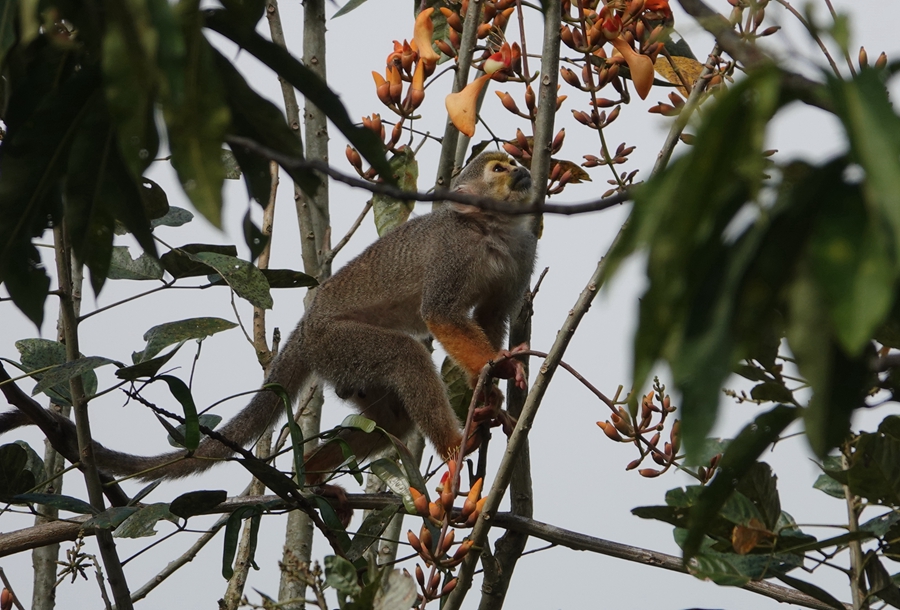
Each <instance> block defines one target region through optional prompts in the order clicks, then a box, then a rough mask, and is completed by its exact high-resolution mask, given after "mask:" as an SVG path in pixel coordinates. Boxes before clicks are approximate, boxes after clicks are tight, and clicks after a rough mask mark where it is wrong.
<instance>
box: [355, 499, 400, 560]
mask: <svg viewBox="0 0 900 610" xmlns="http://www.w3.org/2000/svg"><path fill="white" fill-rule="evenodd" d="M398 510H400V507H399V506H397V505H396V504H392V505H389V506H385V507H384V508H381V509H379V510H373V511H371V512H370V513H369V514H368V515H367V516H366V519H365V521H363V522H362V525H360V526H359V529H358V530H357V531H356V535H354V536H353V540H352V541H351V542H350V548H349V549H348V550H347V559H349V560H350V561H356V560H357V559H359V558H360V557H362V556H363V554H364V553H365V552H366V550H367V549H368V548H369V547H370V546H372V545H373V544H376V543H377V542H378V541H379V539H380V538H381V535H382V534H383V533H384V530H386V529H387V526H388V525H390V523H391V519H393V518H394V515H396V514H397V511H398Z"/></svg>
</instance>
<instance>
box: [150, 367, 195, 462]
mask: <svg viewBox="0 0 900 610" xmlns="http://www.w3.org/2000/svg"><path fill="white" fill-rule="evenodd" d="M157 379H159V380H161V381H164V382H166V385H168V386H169V391H170V392H171V393H172V396H174V397H175V399H176V400H177V401H178V402H179V403H181V408H182V409H184V427H185V431H184V448H185V449H187V450H188V451H194V450H195V449H196V448H197V446H198V445H199V444H200V423H199V421H198V419H197V407H196V406H195V405H194V397H193V396H192V395H191V390H190V388H188V387H187V384H186V383H184V382H183V381H182V380H180V379H179V378H178V377H172V376H171V375H161V376H159V377H158V378H157Z"/></svg>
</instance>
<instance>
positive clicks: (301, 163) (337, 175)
mask: <svg viewBox="0 0 900 610" xmlns="http://www.w3.org/2000/svg"><path fill="white" fill-rule="evenodd" d="M225 141H226V142H227V143H228V144H234V145H237V146H243V147H244V148H246V149H248V150H251V151H253V152H255V153H257V154H259V155H262V156H264V157H267V158H269V159H271V160H272V161H275V162H277V163H278V164H279V165H281V166H282V167H291V168H298V169H299V168H302V169H313V170H316V171H319V172H321V173H323V174H325V175H327V176H330V177H331V178H333V179H334V180H337V181H338V182H342V183H344V184H347V185H349V186H353V187H356V188H361V189H364V190H367V191H369V192H371V193H376V194H379V195H387V196H389V197H393V198H395V199H406V200H412V201H453V202H456V203H464V204H466V205H471V206H474V207H477V208H481V209H482V210H487V211H491V212H501V213H503V214H514V215H515V214H518V215H525V214H563V215H572V214H584V213H586V212H599V211H601V210H606V209H608V208H611V207H615V206H617V205H619V204H621V203H625V202H626V201H631V193H630V192H629V191H625V192H622V193H616V194H615V195H612V196H610V197H604V198H602V199H592V200H590V201H585V202H583V203H575V204H565V205H557V204H552V203H544V202H538V203H536V204H532V205H530V206H526V207H523V206H521V205H515V204H511V203H509V202H508V201H501V200H497V199H492V198H490V197H477V196H474V195H467V194H465V193H456V192H453V191H448V190H443V189H441V190H435V191H433V192H430V193H417V192H412V191H405V190H403V189H401V188H399V187H396V186H393V185H390V184H386V183H382V182H369V181H368V180H363V179H361V178H355V177H353V176H348V175H346V174H343V173H341V172H339V171H337V170H336V169H334V168H333V167H331V166H330V165H328V164H327V163H325V162H323V161H318V160H315V159H301V158H297V157H291V156H289V155H284V154H281V153H279V152H278V151H275V150H272V149H271V148H268V147H266V146H263V145H262V144H260V143H258V142H256V141H255V140H252V139H250V138H245V137H242V136H227V137H226V138H225Z"/></svg>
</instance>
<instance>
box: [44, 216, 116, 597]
mask: <svg viewBox="0 0 900 610" xmlns="http://www.w3.org/2000/svg"><path fill="white" fill-rule="evenodd" d="M53 233H54V238H55V243H56V269H57V276H58V281H59V292H60V300H59V303H60V309H61V312H62V318H63V336H64V337H65V343H66V361H67V362H72V361H74V360H77V359H78V358H79V356H80V353H79V350H78V316H77V315H76V313H75V303H74V301H73V298H72V295H73V292H72V274H71V269H72V262H71V259H70V258H69V254H70V253H71V249H70V248H69V247H68V245H67V243H66V236H65V230H64V229H63V228H61V227H57V228H55V229H54V231H53ZM69 393H70V395H71V398H72V410H73V411H74V413H75V430H76V435H77V438H78V451H79V457H80V462H81V470H82V473H83V474H84V482H85V486H86V487H87V492H88V498H89V500H90V503H91V505H92V506H93V507H94V508H96V509H97V510H98V512H102V511H103V510H104V509H105V508H106V506H105V503H104V500H103V486H102V485H101V483H100V475H99V474H98V472H97V467H96V465H95V464H94V450H93V440H92V437H91V425H90V419H89V417H88V399H87V397H86V396H85V392H84V383H83V382H82V378H81V376H80V375H76V376H74V377H72V378H71V379H69ZM97 544H98V546H99V547H100V556H101V557H102V558H103V564H104V566H105V567H106V573H107V575H108V578H109V585H110V588H112V592H113V597H114V598H115V600H116V607H117V608H118V609H119V610H130V609H131V607H132V604H131V594H130V593H129V591H128V583H127V581H126V580H125V573H124V572H123V570H122V564H121V563H120V561H119V555H118V553H117V551H116V543H115V541H114V540H113V537H112V532H111V531H110V530H106V529H105V530H100V531H99V532H97Z"/></svg>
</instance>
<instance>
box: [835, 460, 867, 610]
mask: <svg viewBox="0 0 900 610" xmlns="http://www.w3.org/2000/svg"><path fill="white" fill-rule="evenodd" d="M849 451H850V448H849V447H848V446H845V447H844V451H843V453H842V455H841V465H842V467H843V469H844V470H847V469H848V468H849V467H850V462H849V460H848V459H847V454H848V453H849ZM843 487H844V499H845V501H846V502H847V531H848V532H849V533H851V534H853V533H855V532H858V531H859V513H860V512H861V511H860V508H859V498H857V497H856V496H855V495H854V494H853V492H852V491H850V488H849V487H847V486H846V485H844V486H843ZM847 546H848V548H849V549H850V574H849V575H850V597H851V599H852V600H853V610H864V609H866V608H868V607H869V603H868V600H867V599H866V592H865V590H864V589H863V581H862V575H863V566H864V565H865V564H864V562H863V552H862V544H861V543H860V541H859V540H853V541H852V542H849V543H848V544H847Z"/></svg>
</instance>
